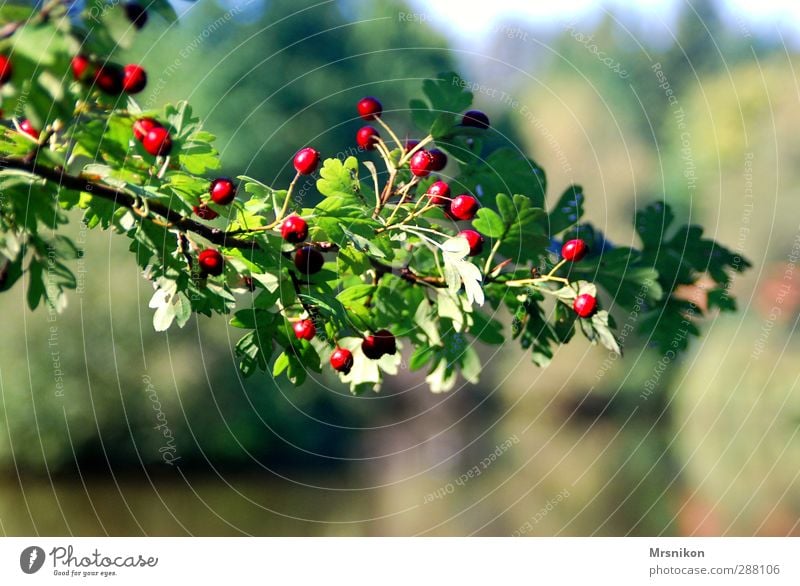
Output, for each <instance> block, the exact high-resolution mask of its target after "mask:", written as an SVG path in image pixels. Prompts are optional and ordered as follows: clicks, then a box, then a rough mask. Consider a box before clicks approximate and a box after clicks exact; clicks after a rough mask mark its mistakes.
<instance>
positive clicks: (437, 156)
mask: <svg viewBox="0 0 800 586" xmlns="http://www.w3.org/2000/svg"><path fill="white" fill-rule="evenodd" d="M428 152H430V154H431V156H432V157H433V165H432V166H431V170H433V171H441V170H442V169H444V168H445V167H447V155H445V154H444V152H442V151H441V150H439V149H431V150H430V151H428Z"/></svg>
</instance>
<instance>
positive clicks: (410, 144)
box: [404, 138, 419, 153]
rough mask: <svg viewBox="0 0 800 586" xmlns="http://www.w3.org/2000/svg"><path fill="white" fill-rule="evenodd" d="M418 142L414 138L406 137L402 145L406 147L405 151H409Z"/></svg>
mask: <svg viewBox="0 0 800 586" xmlns="http://www.w3.org/2000/svg"><path fill="white" fill-rule="evenodd" d="M418 144H419V141H418V140H417V139H415V138H407V139H406V142H405V144H404V146H405V147H406V152H407V153H410V152H411V151H413V150H414V147H415V146H417V145H418Z"/></svg>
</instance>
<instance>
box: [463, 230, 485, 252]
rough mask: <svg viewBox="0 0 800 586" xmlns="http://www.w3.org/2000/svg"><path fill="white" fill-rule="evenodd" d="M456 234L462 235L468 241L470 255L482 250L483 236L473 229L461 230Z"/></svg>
mask: <svg viewBox="0 0 800 586" xmlns="http://www.w3.org/2000/svg"><path fill="white" fill-rule="evenodd" d="M458 235H459V236H463V237H464V238H466V239H467V242H469V255H470V256H478V255H479V254H480V253H481V252H483V236H481V235H480V234H478V233H477V232H476V231H475V230H461V232H459V233H458Z"/></svg>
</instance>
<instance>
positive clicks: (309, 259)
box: [294, 246, 325, 275]
mask: <svg viewBox="0 0 800 586" xmlns="http://www.w3.org/2000/svg"><path fill="white" fill-rule="evenodd" d="M323 264H325V257H323V256H322V253H321V252H320V251H319V250H317V249H315V248H314V247H313V246H303V247H302V248H298V249H297V252H295V253H294V266H296V267H297V270H299V271H300V272H301V273H305V274H306V275H313V274H314V273H318V272H320V271H321V270H322V265H323Z"/></svg>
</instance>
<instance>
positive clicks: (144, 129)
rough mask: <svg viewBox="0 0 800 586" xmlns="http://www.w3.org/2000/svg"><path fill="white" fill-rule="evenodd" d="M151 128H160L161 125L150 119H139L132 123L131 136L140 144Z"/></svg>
mask: <svg viewBox="0 0 800 586" xmlns="http://www.w3.org/2000/svg"><path fill="white" fill-rule="evenodd" d="M153 128H161V123H160V122H158V121H157V120H153V119H152V118H139V119H138V120H137V121H136V122H134V123H133V136H134V138H135V139H136V140H138V141H139V142H141V141H143V140H144V137H146V136H147V133H148V132H150V131H151V130H152V129H153Z"/></svg>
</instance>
